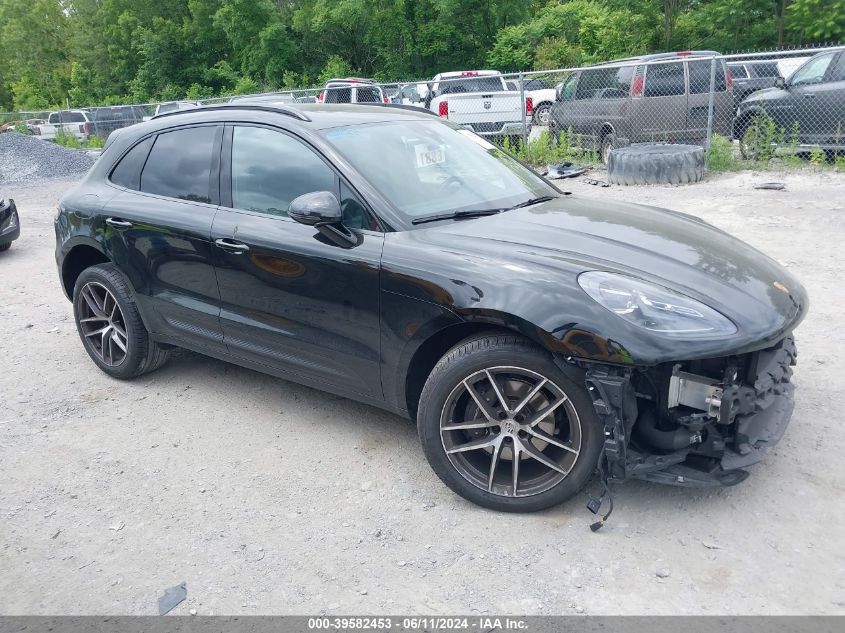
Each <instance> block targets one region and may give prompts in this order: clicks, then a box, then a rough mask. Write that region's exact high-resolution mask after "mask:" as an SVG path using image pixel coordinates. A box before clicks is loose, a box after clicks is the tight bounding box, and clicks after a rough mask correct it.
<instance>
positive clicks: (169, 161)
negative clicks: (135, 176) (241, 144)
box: [141, 126, 217, 203]
mask: <svg viewBox="0 0 845 633" xmlns="http://www.w3.org/2000/svg"><path fill="white" fill-rule="evenodd" d="M216 132H217V128H216V127H213V126H203V127H193V128H184V129H181V130H175V131H173V132H164V133H163V134H159V135H158V136H157V137H156V140H155V143H154V144H153V149H152V151H151V152H150V156H149V158H148V159H147V163H146V165H145V167H144V171H143V172H142V173H141V191H143V192H145V193H154V194H157V195H160V196H167V197H168V198H179V199H180V200H192V201H194V202H206V203H210V202H211V193H210V187H209V183H210V180H211V165H212V157H213V154H214V139H215V135H216Z"/></svg>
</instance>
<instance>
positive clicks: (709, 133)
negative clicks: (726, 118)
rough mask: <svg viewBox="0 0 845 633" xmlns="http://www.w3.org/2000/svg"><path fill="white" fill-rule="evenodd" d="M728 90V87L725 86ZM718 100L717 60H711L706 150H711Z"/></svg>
mask: <svg viewBox="0 0 845 633" xmlns="http://www.w3.org/2000/svg"><path fill="white" fill-rule="evenodd" d="M725 89H727V86H725ZM715 100H716V58H715V57H714V58H713V59H711V60H710V98H709V99H708V100H707V138H706V139H705V140H704V149H705V150H706V151H709V150H710V137H711V136H712V135H713V105H714V103H715Z"/></svg>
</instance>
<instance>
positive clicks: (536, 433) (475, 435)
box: [440, 367, 581, 497]
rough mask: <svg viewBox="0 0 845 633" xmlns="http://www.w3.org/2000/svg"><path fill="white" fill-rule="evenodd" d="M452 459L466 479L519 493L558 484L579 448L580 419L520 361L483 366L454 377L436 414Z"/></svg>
mask: <svg viewBox="0 0 845 633" xmlns="http://www.w3.org/2000/svg"><path fill="white" fill-rule="evenodd" d="M440 438H441V441H442V444H443V449H444V450H445V451H446V455H447V456H448V458H449V461H450V462H451V463H452V466H453V467H454V468H455V469H456V470H457V471H458V473H460V475H461V476H462V477H463V478H464V479H466V480H467V481H469V482H470V483H472V484H473V485H475V486H477V487H478V488H481V489H482V490H485V491H487V492H489V493H492V494H495V495H499V496H503V497H527V496H531V495H536V494H540V493H543V492H546V491H547V490H550V489H551V488H554V487H555V486H556V485H558V484H559V483H560V482H561V481H563V479H565V478H566V476H567V475H568V474H569V472H570V471H571V470H572V468H573V467H574V466H575V463H576V462H577V460H578V458H579V455H580V453H581V422H580V419H579V417H578V413H577V411H576V409H575V406H574V405H573V404H572V402H571V400H570V399H569V398H568V397H567V395H566V394H565V393H564V391H563V390H562V389H561V388H560V387H559V386H558V385H556V384H555V383H554V382H553V381H552V380H550V379H548V378H546V377H544V376H542V375H540V374H538V373H537V372H534V371H531V370H529V369H524V368H521V367H491V368H489V369H483V370H480V371H477V372H475V373H473V374H471V375H470V376H468V377H467V378H465V379H464V380H463V381H461V382H460V383H459V384H458V385H457V386H456V387H455V388H454V389H453V390H452V392H451V393H450V395H449V397H448V398H447V399H446V402H445V404H444V406H443V410H442V412H441V416H440Z"/></svg>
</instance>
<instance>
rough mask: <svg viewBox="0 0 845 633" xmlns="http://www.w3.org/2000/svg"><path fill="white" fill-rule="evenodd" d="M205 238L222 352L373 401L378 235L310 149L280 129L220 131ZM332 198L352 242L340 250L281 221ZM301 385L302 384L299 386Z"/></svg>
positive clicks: (377, 381) (312, 231)
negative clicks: (219, 197) (292, 210)
mask: <svg viewBox="0 0 845 633" xmlns="http://www.w3.org/2000/svg"><path fill="white" fill-rule="evenodd" d="M223 157H224V158H223V164H224V180H223V183H224V186H223V202H224V204H225V205H226V206H227V207H228V208H226V209H221V211H220V213H219V214H218V215H217V217H216V218H215V220H214V226H213V229H212V237H213V239H214V241H215V243H216V244H217V245H218V247H217V249H216V254H217V278H218V281H219V285H220V294H221V300H222V313H221V317H222V324H223V331H224V335H225V340H226V344H227V346H228V349H229V351H230V353H231V354H233V355H235V356H238V357H240V358H243V359H245V360H248V361H251V362H253V363H258V364H261V365H263V366H266V367H270V368H273V369H274V370H276V371H277V372H278V373H282V374H286V375H288V376H290V377H291V378H292V379H294V380H298V379H303V378H304V379H305V380H304V382H311V383H314V382H319V383H320V384H322V385H325V386H327V387H328V386H330V389H329V390H332V391H336V392H343V393H348V394H350V395H351V394H357V395H363V396H365V397H375V398H377V399H380V398H381V395H382V393H381V375H380V369H379V358H380V343H379V340H380V330H379V270H380V265H381V252H382V246H383V244H384V235H383V234H382V233H381V232H380V231H378V230H376V225H375V224H374V223H373V217H372V215H371V214H369V211H368V210H366V209H365V207H364V204H363V202H362V201H361V199H360V198H359V197H358V196H357V195H356V194H355V192H354V191H353V190H352V188H351V187H350V186H349V185H348V184H347V183H345V182H344V181H343V180H342V179H341V178H339V176H338V174H337V173H336V172H335V171H334V170H333V169H332V168H331V167H330V166H329V164H328V163H327V161H326V160H325V159H324V158H323V157H322V156H321V155H320V154H319V153H318V152H317V151H315V149H314V148H313V147H311V146H310V145H308V144H307V143H305V142H304V141H302V140H301V139H299V138H297V137H295V136H292V135H290V134H288V133H285V132H283V131H281V130H278V129H275V128H268V127H260V126H250V125H246V124H244V125H235V126H231V127H227V132H226V144H225V149H224V153H223ZM325 190H327V191H332V192H333V193H335V195H336V197H338V199H339V200H340V202H341V206H342V208H343V209H344V224H345V225H346V226H347V227H349V228H351V229H354V230H355V232H356V234H357V235H358V237H359V243H358V245H357V246H355V247H352V248H343V247H340V246H337V245H336V244H334V243H332V242H330V241H328V240H327V239H326V238H325V237H323V235H322V234H321V233H320V232H319V230H318V229H316V228H314V227H312V226H305V225H302V224H299V223H298V222H295V221H294V220H292V219H290V218H289V217H288V214H287V211H288V207H289V205H290V202H291V201H292V200H293V199H294V198H296V197H298V196H300V195H302V194H305V193H310V192H312V191H325ZM301 381H302V380H301Z"/></svg>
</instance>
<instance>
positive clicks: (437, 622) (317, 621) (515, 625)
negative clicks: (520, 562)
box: [308, 616, 528, 631]
mask: <svg viewBox="0 0 845 633" xmlns="http://www.w3.org/2000/svg"><path fill="white" fill-rule="evenodd" d="M394 627H396V629H397V630H403V631H458V630H481V631H491V630H511V631H519V630H525V629H527V628H528V623H527V622H526V621H525V620H522V619H520V618H508V617H487V616H485V617H473V618H467V617H424V616H422V617H405V618H401V619H398V618H390V617H371V618H368V617H363V616H358V617H334V618H326V617H323V618H319V617H318V618H308V628H309V630H333V631H338V630H340V631H352V630H363V631H366V630H381V631H390V630H392V629H393V628H394Z"/></svg>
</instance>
